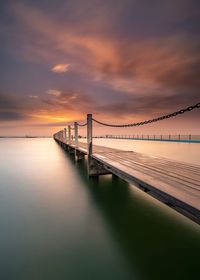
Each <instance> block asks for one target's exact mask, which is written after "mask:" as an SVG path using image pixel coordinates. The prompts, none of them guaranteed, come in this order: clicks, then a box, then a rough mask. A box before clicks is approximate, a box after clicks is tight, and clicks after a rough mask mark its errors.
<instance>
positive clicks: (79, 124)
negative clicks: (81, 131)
mask: <svg viewBox="0 0 200 280" xmlns="http://www.w3.org/2000/svg"><path fill="white" fill-rule="evenodd" d="M77 125H78V126H86V125H87V122H86V123H84V124H81V123H77Z"/></svg>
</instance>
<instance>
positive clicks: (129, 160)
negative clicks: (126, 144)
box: [55, 139, 200, 224]
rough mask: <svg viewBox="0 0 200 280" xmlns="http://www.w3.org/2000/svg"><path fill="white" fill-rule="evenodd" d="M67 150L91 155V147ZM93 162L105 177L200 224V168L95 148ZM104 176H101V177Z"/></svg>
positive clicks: (127, 152) (82, 144)
mask: <svg viewBox="0 0 200 280" xmlns="http://www.w3.org/2000/svg"><path fill="white" fill-rule="evenodd" d="M55 140H56V141H57V142H58V143H59V144H60V145H61V146H62V147H63V148H64V149H65V150H70V151H71V152H73V151H74V152H75V151H76V152H78V153H81V154H82V155H87V144H85V143H78V148H76V149H75V144H74V143H71V144H70V145H69V144H66V143H65V142H63V141H62V140H58V139H55ZM92 159H93V160H95V162H97V164H98V165H99V166H100V167H101V169H102V170H105V171H106V172H103V171H102V174H106V173H112V174H114V175H116V176H118V177H120V178H122V179H123V180H125V181H127V182H129V183H132V184H134V185H135V186H137V187H138V188H140V189H142V190H143V191H145V192H147V193H148V194H150V195H151V196H153V197H155V198H157V199H158V200H160V201H162V202H163V203H165V204H167V205H168V206H170V207H172V208H174V209H175V210H177V211H178V212H180V213H182V214H184V215H185V216H187V217H188V218H190V219H192V220H193V221H195V222H197V223H198V224H200V166H199V165H193V164H187V163H182V162H176V161H172V160H169V159H165V158H158V157H152V156H147V155H144V154H140V153H136V152H133V151H122V150H117V149H112V148H108V147H103V146H95V145H93V153H92ZM98 175H100V174H98Z"/></svg>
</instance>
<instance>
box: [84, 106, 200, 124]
mask: <svg viewBox="0 0 200 280" xmlns="http://www.w3.org/2000/svg"><path fill="white" fill-rule="evenodd" d="M199 108H200V103H197V104H195V105H192V106H189V107H187V108H184V109H181V110H179V111H176V112H173V113H170V114H167V115H164V116H161V117H158V118H155V119H150V120H146V121H143V122H137V123H130V124H108V123H104V122H100V121H98V120H96V119H92V120H93V121H94V122H96V123H98V124H101V125H104V126H109V127H132V126H140V125H145V124H149V123H153V122H158V121H162V120H165V119H169V118H172V117H176V116H177V115H181V114H184V113H186V112H190V111H192V110H194V109H199ZM84 125H87V123H86V124H84ZM84 125H82V126H84Z"/></svg>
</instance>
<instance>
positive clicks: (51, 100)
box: [0, 0, 200, 135]
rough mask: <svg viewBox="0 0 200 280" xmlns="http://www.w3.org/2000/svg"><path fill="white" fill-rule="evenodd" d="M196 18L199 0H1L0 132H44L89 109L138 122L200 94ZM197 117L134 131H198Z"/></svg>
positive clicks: (195, 99)
mask: <svg viewBox="0 0 200 280" xmlns="http://www.w3.org/2000/svg"><path fill="white" fill-rule="evenodd" d="M199 26H200V1H198V0H168V1H167V0H154V1H151V0H123V1H122V0H120V1H119V0H105V1H104V0H73V1H72V0H71V1H68V0H54V1H53V0H34V1H31V0H24V1H21V0H19V1H14V0H13V1H12V0H1V1H0V42H1V44H0V135H24V134H34V135H50V134H52V133H53V132H55V131H56V130H58V129H60V127H63V126H64V124H66V123H67V122H68V121H74V120H80V121H81V120H85V116H86V114H87V113H93V114H94V115H95V117H96V118H98V119H100V120H104V121H107V122H111V123H115V122H117V123H118V122H119V123H129V122H135V121H142V120H145V119H146V118H152V117H157V116H160V115H162V114H166V113H170V112H173V111H174V110H177V109H181V108H182V107H185V106H186V107H187V106H189V105H192V104H195V103H198V102H200V92H199V89H200V78H199V73H200V52H199V50H200V37H199ZM199 117H200V110H196V111H194V112H191V113H187V114H186V115H185V116H180V117H177V118H176V119H174V120H167V121H163V122H162V123H161V122H160V123H156V124H154V125H151V126H148V127H147V126H146V127H144V128H141V129H139V128H137V129H135V130H134V129H132V130H131V131H130V132H131V133H133V132H134V131H136V132H137V133H139V132H140V131H141V133H145V132H148V133H150V132H151V131H152V132H161V133H164V132H166V133H187V132H188V133H198V131H199V128H198V127H199V124H198V121H199ZM105 131H106V130H105ZM101 132H102V133H103V132H104V130H102V131H101ZM106 132H108V131H106ZM122 134H123V132H122Z"/></svg>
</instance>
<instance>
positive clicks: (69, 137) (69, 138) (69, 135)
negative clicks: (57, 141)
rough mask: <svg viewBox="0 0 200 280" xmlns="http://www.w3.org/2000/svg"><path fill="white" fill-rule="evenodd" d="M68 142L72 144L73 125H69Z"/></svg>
mask: <svg viewBox="0 0 200 280" xmlns="http://www.w3.org/2000/svg"><path fill="white" fill-rule="evenodd" d="M68 144H69V145H70V144H71V125H68Z"/></svg>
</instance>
